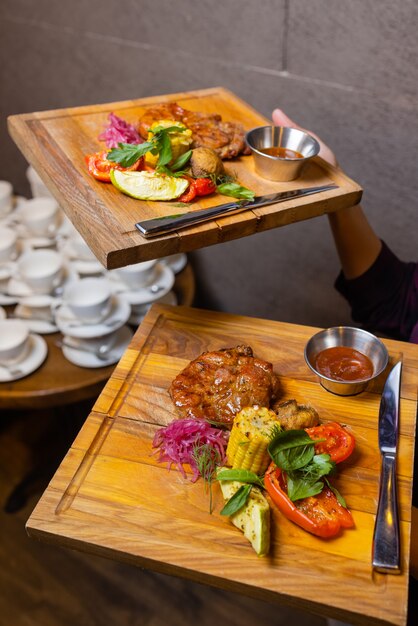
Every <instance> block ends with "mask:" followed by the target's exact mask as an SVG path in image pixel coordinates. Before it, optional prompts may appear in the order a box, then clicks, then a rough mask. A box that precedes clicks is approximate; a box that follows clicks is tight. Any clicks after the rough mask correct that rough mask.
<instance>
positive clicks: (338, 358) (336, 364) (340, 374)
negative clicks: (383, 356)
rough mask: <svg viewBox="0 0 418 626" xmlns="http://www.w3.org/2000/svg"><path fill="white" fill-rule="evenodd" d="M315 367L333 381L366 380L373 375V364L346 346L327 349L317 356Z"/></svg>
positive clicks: (367, 358)
mask: <svg viewBox="0 0 418 626" xmlns="http://www.w3.org/2000/svg"><path fill="white" fill-rule="evenodd" d="M315 367H316V369H317V370H318V372H319V373H320V374H322V375H323V376H327V378H332V379H333V380H342V381H345V380H366V379H367V378H370V377H371V376H372V375H373V363H372V362H371V360H370V359H369V357H367V356H366V355H365V354H363V353H362V352H359V351H358V350H354V348H348V347H346V346H336V347H335V348H326V349H325V350H322V352H319V353H318V354H317V356H316V360H315Z"/></svg>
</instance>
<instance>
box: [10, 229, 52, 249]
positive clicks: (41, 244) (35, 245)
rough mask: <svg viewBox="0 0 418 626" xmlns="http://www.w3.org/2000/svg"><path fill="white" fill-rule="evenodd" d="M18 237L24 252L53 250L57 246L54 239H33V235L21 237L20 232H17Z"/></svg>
mask: <svg viewBox="0 0 418 626" xmlns="http://www.w3.org/2000/svg"><path fill="white" fill-rule="evenodd" d="M18 232H19V231H18ZM19 236H20V237H21V240H20V241H21V242H22V248H23V250H25V251H26V250H40V249H44V248H55V247H56V245H57V240H56V239H55V237H34V236H33V235H22V234H21V232H19Z"/></svg>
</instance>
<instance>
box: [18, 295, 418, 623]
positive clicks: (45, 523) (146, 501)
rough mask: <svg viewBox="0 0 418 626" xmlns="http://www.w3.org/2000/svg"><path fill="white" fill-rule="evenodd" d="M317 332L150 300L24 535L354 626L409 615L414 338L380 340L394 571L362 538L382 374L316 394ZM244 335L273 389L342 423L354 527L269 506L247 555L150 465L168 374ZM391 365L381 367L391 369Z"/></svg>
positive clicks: (195, 498) (236, 535)
mask: <svg viewBox="0 0 418 626" xmlns="http://www.w3.org/2000/svg"><path fill="white" fill-rule="evenodd" d="M316 330H317V329H315V328H311V327H306V326H295V325H292V324H284V323H280V322H273V321H266V320H260V319H252V318H246V317H241V316H236V315H229V314H223V313H214V312H209V311H202V310H197V309H191V308H190V309H189V308H184V307H169V306H163V305H154V306H153V307H152V309H151V310H150V312H149V313H148V315H147V316H146V318H145V320H144V322H143V323H142V324H141V326H140V328H139V329H138V331H137V333H136V334H135V336H134V338H133V340H132V343H131V345H130V347H129V348H128V350H127V351H126V353H125V354H124V356H123V357H122V359H121V361H120V363H119V364H118V366H117V367H116V369H115V371H114V373H113V375H112V377H111V379H110V380H109V382H108V383H107V385H106V387H105V389H104V390H103V393H102V394H101V396H100V397H99V398H98V400H97V402H96V404H95V406H94V407H93V410H92V412H91V414H90V415H89V416H88V418H87V420H86V422H85V425H84V426H83V428H82V430H81V432H80V434H79V435H78V437H77V439H76V440H75V442H74V444H73V446H72V447H71V449H70V450H69V452H68V454H67V456H66V457H65V459H64V461H63V462H62V464H61V466H60V468H59V469H58V471H57V473H56V475H55V476H54V478H53V480H52V481H51V483H50V485H49V487H48V488H47V490H46V491H45V493H44V494H43V496H42V498H41V500H40V502H39V503H38V505H37V507H36V508H35V510H34V512H33V513H32V515H31V517H30V519H29V521H28V523H27V530H28V532H29V534H30V535H32V536H34V537H38V538H40V539H44V540H46V541H50V542H53V543H57V544H60V545H64V546H68V547H72V548H78V549H80V550H83V551H86V552H91V553H94V554H99V555H103V556H107V557H110V558H114V559H120V560H124V561H128V562H130V563H134V564H137V565H139V566H141V567H147V568H150V569H154V570H157V571H159V572H164V573H167V574H175V575H178V576H183V577H186V578H190V579H193V580H196V581H199V582H202V583H206V584H210V585H214V586H218V587H222V588H225V589H229V590H233V591H237V592H240V593H244V594H246V595H252V596H254V597H258V598H261V599H264V600H267V601H272V602H278V603H286V604H289V605H293V606H296V607H298V608H299V609H302V610H307V611H312V612H316V613H319V614H322V615H327V616H332V617H336V618H339V619H342V620H345V621H349V622H352V623H359V624H368V625H369V626H370V625H373V624H397V625H404V624H405V623H406V607H407V591H408V569H409V543H410V520H411V489H412V466H413V451H414V435H415V419H416V408H417V379H418V378H417V373H418V347H417V346H413V345H410V344H406V343H403V342H395V341H385V343H386V345H387V347H388V350H389V353H390V366H392V365H393V364H394V362H396V361H398V360H399V359H402V361H403V374H402V389H401V410H400V415H401V417H400V440H399V463H398V487H399V505H400V520H401V523H400V525H401V541H402V574H401V575H399V576H390V575H383V574H376V573H373V571H372V567H371V547H372V535H373V526H374V519H375V513H376V505H377V497H378V482H379V471H380V455H379V451H378V445H377V419H378V411H379V402H380V393H381V390H382V385H383V383H384V380H385V378H386V375H387V372H385V373H384V374H383V375H382V376H381V377H379V379H377V380H376V381H375V384H374V386H372V387H371V388H370V389H369V390H368V391H367V392H364V393H362V394H360V395H358V396H352V397H339V396H335V395H332V394H330V393H328V392H327V391H325V390H324V389H323V388H322V387H321V386H320V385H319V383H318V381H317V380H316V379H315V377H314V376H313V375H312V373H311V372H310V370H309V369H308V367H307V366H306V365H305V362H304V357H303V349H304V345H305V343H306V341H307V339H308V338H309V337H310V336H311V335H312V334H313V333H314V332H316ZM242 343H247V344H248V345H251V346H252V348H253V350H254V353H255V354H256V355H257V356H259V357H261V358H264V359H266V360H269V361H271V362H272V363H273V365H274V369H275V371H276V372H277V373H278V374H279V376H280V382H281V394H282V397H283V399H289V398H295V399H296V400H297V401H299V402H304V403H309V404H312V405H313V406H314V407H316V409H317V410H318V412H319V415H320V417H321V418H322V420H324V421H325V420H331V419H333V420H337V421H339V422H341V423H343V424H346V425H347V426H348V428H349V429H350V430H352V432H353V433H354V435H355V438H356V442H357V443H356V450H355V452H354V453H353V455H352V457H350V459H349V460H348V461H346V462H345V463H343V464H342V467H341V466H340V471H339V476H338V481H337V482H338V484H337V486H338V488H339V489H340V491H341V493H343V495H344V496H345V498H346V500H347V504H348V506H349V508H350V509H351V510H352V512H353V516H354V520H355V528H354V529H351V530H347V531H345V532H344V533H342V534H341V536H338V537H337V538H334V539H331V540H323V539H319V538H317V537H314V536H312V535H310V534H308V533H306V532H305V531H303V530H301V529H300V528H299V527H297V526H295V525H293V524H292V523H291V522H289V521H288V520H286V519H285V518H284V517H283V516H282V515H281V514H280V513H279V512H278V511H276V510H274V509H273V511H272V522H273V523H272V548H271V553H270V555H269V556H268V557H263V558H260V557H257V556H256V554H255V553H254V552H253V550H252V548H251V546H250V545H249V543H247V542H246V540H245V539H244V537H243V535H242V534H241V533H240V531H239V530H237V529H236V528H235V527H234V526H232V524H231V523H230V522H229V521H228V520H226V519H225V518H223V517H222V516H220V514H219V511H220V509H221V506H222V497H221V494H220V490H219V488H218V486H217V485H215V486H214V488H213V498H214V511H213V513H212V514H209V497H208V493H207V491H206V490H205V486H204V484H203V483H202V481H201V480H199V481H197V482H196V483H192V482H191V481H190V476H189V478H188V479H184V478H183V477H182V476H181V474H180V473H179V472H178V471H176V470H175V469H172V470H171V471H170V472H169V471H168V470H167V468H166V466H165V465H161V464H158V462H157V460H156V456H155V455H153V450H152V439H153V436H154V433H155V432H156V430H157V428H158V427H160V426H161V425H165V424H167V423H168V422H170V421H171V420H172V419H173V418H174V417H175V414H174V409H173V405H172V403H171V400H170V398H169V395H168V392H167V389H168V387H169V384H170V382H171V380H172V379H173V378H174V377H175V376H176V374H177V373H178V372H179V371H180V370H181V369H183V367H184V366H185V365H186V364H187V363H188V362H189V361H190V360H191V359H193V358H195V357H197V356H198V355H199V354H201V353H202V352H203V351H205V350H213V349H219V348H222V347H232V346H235V345H238V344H242ZM390 366H389V367H390Z"/></svg>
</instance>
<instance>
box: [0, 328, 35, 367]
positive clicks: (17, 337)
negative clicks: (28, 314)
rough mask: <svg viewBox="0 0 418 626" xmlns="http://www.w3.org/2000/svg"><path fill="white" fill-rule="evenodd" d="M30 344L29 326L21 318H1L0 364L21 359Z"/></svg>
mask: <svg viewBox="0 0 418 626" xmlns="http://www.w3.org/2000/svg"><path fill="white" fill-rule="evenodd" d="M28 346H29V327H28V325H27V324H26V323H25V322H23V321H21V320H12V319H2V320H0V364H3V365H11V364H13V363H18V362H19V361H21V360H22V359H23V358H24V357H25V356H26V353H27V349H28Z"/></svg>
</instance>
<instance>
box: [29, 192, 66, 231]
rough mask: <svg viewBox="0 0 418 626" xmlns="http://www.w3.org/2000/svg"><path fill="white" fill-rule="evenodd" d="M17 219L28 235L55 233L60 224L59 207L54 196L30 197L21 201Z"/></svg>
mask: <svg viewBox="0 0 418 626" xmlns="http://www.w3.org/2000/svg"><path fill="white" fill-rule="evenodd" d="M19 220H20V222H21V224H23V226H24V227H25V228H26V230H27V231H28V233H29V234H30V235H35V236H38V237H42V236H47V237H48V236H49V237H51V236H52V235H55V233H56V232H57V230H58V227H59V225H60V207H59V205H58V203H57V201H56V200H54V198H31V199H30V200H26V202H24V203H22V205H21V207H20V209H19Z"/></svg>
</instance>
